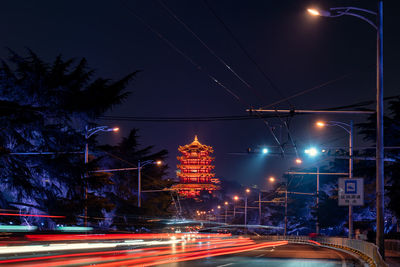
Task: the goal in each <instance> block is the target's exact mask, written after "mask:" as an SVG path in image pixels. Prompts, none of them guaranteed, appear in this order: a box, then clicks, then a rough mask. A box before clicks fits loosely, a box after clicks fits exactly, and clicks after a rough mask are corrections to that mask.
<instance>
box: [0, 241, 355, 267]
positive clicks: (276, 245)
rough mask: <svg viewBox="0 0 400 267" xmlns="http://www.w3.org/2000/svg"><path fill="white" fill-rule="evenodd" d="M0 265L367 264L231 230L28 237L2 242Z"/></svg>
mask: <svg viewBox="0 0 400 267" xmlns="http://www.w3.org/2000/svg"><path fill="white" fill-rule="evenodd" d="M0 265H1V266H13V267H16V266H24V267H25V266H30V267H51V266H98V267H112V266H114V267H117V266H190V267H194V266H220V267H223V266H251V267H253V265H254V266H272V267H273V266H277V267H278V266H289V267H290V266H299V267H302V266H318V267H324V266H327V267H330V266H342V267H344V266H346V267H347V266H362V264H361V262H359V261H358V260H357V259H356V258H355V257H353V256H351V255H349V254H347V253H344V252H341V251H337V250H333V249H329V248H324V247H321V246H319V245H318V244H313V243H311V242H310V244H288V242H287V241H266V240H264V241H263V240H256V241H255V240H252V239H250V238H248V237H240V236H230V234H196V233H195V234H192V233H191V234H89V235H87V234H66V235H26V238H25V239H23V240H10V241H2V242H1V244H0Z"/></svg>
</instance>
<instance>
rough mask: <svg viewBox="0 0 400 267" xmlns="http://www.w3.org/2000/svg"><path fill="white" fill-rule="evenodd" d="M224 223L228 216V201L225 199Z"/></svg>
mask: <svg viewBox="0 0 400 267" xmlns="http://www.w3.org/2000/svg"><path fill="white" fill-rule="evenodd" d="M224 204H225V224H226V218H227V217H228V205H229V203H228V201H225V203H224Z"/></svg>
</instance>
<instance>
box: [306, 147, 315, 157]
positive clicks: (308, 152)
mask: <svg viewBox="0 0 400 267" xmlns="http://www.w3.org/2000/svg"><path fill="white" fill-rule="evenodd" d="M304 153H306V154H307V155H309V156H310V157H315V156H316V155H318V150H317V149H316V148H315V147H311V148H309V149H306V150H304Z"/></svg>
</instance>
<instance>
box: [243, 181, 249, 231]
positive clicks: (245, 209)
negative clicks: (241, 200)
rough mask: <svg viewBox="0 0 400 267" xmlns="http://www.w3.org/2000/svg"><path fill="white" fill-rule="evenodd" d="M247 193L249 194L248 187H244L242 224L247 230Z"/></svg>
mask: <svg viewBox="0 0 400 267" xmlns="http://www.w3.org/2000/svg"><path fill="white" fill-rule="evenodd" d="M247 194H250V189H249V188H246V194H245V205H244V226H245V227H246V231H247Z"/></svg>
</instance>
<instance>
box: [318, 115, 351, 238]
mask: <svg viewBox="0 0 400 267" xmlns="http://www.w3.org/2000/svg"><path fill="white" fill-rule="evenodd" d="M316 125H317V126H318V127H326V126H328V127H329V126H337V127H340V128H342V129H343V130H345V131H346V132H347V133H348V134H349V178H350V179H351V178H353V121H352V120H351V121H350V123H344V122H339V121H328V122H322V121H318V122H317V123H316ZM349 238H353V206H351V204H350V205H349Z"/></svg>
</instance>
